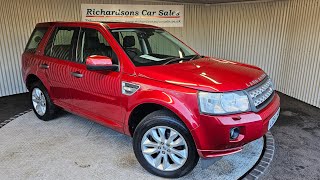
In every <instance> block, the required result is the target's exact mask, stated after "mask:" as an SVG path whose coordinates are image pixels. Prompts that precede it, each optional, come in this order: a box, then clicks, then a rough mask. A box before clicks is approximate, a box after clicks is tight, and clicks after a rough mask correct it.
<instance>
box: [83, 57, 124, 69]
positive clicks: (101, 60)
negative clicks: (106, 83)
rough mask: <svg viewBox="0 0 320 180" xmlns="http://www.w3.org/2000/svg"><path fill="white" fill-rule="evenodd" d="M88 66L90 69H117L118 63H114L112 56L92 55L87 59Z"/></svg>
mask: <svg viewBox="0 0 320 180" xmlns="http://www.w3.org/2000/svg"><path fill="white" fill-rule="evenodd" d="M86 66H87V69H88V70H89V71H103V70H108V71H115V70H117V69H118V65H113V64H112V60H111V58H110V57H107V56H100V55H92V56H89V57H88V58H87V59H86Z"/></svg>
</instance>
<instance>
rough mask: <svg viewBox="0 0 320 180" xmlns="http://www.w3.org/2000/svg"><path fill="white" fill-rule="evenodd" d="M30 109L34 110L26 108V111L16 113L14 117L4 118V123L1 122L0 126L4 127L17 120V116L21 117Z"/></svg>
mask: <svg viewBox="0 0 320 180" xmlns="http://www.w3.org/2000/svg"><path fill="white" fill-rule="evenodd" d="M30 111H32V109H29V110H26V111H24V112H22V113H19V114H16V115H14V116H13V117H11V118H9V119H7V120H4V121H3V122H2V123H0V128H2V127H3V126H5V125H7V124H8V123H9V122H11V121H13V120H15V119H16V118H18V117H20V116H22V115H24V114H27V113H28V112H30Z"/></svg>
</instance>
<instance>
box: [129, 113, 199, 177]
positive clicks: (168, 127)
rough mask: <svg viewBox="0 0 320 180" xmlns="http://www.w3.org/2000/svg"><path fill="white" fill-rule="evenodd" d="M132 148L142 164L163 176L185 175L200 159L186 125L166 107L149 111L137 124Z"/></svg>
mask: <svg viewBox="0 0 320 180" xmlns="http://www.w3.org/2000/svg"><path fill="white" fill-rule="evenodd" d="M133 149H134V154H135V155H136V157H137V159H138V161H139V163H140V164H141V166H142V167H143V168H145V169H146V170H147V171H149V172H150V173H152V174H155V175H157V176H161V177H165V178H178V177H181V176H184V175H186V174H188V173H189V172H191V171H192V170H193V168H194V167H195V166H196V165H197V163H198V161H199V155H198V153H197V149H196V146H195V144H194V141H193V138H192V136H191V134H190V132H189V130H188V128H187V127H186V126H185V125H184V124H183V122H182V121H181V120H180V119H179V118H178V117H177V116H176V115H175V114H173V113H172V112H170V111H167V110H158V111H155V112H152V113H150V114H149V115H147V116H146V117H145V118H144V119H143V120H142V121H141V122H140V123H139V124H138V126H137V128H136V129H135V130H134V134H133Z"/></svg>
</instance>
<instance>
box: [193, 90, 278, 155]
mask: <svg viewBox="0 0 320 180" xmlns="http://www.w3.org/2000/svg"><path fill="white" fill-rule="evenodd" d="M279 107H280V98H279V96H278V94H276V93H275V95H274V96H273V99H272V101H271V102H270V103H269V104H268V105H267V106H266V107H265V108H263V109H262V110H260V111H259V112H256V113H255V112H247V113H241V114H233V115H225V116H210V115H200V122H201V123H200V126H199V127H198V128H196V129H194V130H192V131H191V133H192V135H193V138H194V140H195V143H196V146H197V150H198V153H199V155H200V157H202V158H211V157H219V156H224V155H228V154H232V153H236V152H239V151H241V150H242V148H243V146H244V145H245V144H247V143H249V142H251V141H253V140H256V139H259V138H260V137H262V136H263V135H264V134H266V132H267V131H268V123H269V120H270V119H271V118H272V117H273V115H274V114H275V113H276V112H277V110H278V109H279ZM233 127H240V135H239V137H238V138H237V139H235V140H230V134H229V132H230V128H233Z"/></svg>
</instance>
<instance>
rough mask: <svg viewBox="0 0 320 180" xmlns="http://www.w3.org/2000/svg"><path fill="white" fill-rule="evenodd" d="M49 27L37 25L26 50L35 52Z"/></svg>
mask: <svg viewBox="0 0 320 180" xmlns="http://www.w3.org/2000/svg"><path fill="white" fill-rule="evenodd" d="M47 30H48V28H45V27H37V28H35V29H34V30H33V32H32V34H31V36H30V39H29V41H28V43H27V46H26V48H25V50H24V52H27V53H35V52H36V50H37V48H38V46H39V44H40V42H41V40H42V38H43V36H44V35H45V33H46V32H47Z"/></svg>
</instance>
